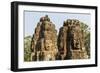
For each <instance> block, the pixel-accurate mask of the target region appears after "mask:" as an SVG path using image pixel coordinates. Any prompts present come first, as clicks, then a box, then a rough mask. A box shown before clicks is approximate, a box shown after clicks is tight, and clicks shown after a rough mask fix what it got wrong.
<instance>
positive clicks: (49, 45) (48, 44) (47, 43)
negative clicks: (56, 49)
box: [45, 40, 53, 50]
mask: <svg viewBox="0 0 100 73" xmlns="http://www.w3.org/2000/svg"><path fill="white" fill-rule="evenodd" d="M52 45H53V43H52V40H45V49H46V50H51V49H52Z"/></svg>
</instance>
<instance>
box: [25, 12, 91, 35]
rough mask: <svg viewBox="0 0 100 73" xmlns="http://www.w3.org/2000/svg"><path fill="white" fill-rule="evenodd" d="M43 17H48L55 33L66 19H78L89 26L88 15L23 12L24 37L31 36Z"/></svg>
mask: <svg viewBox="0 0 100 73" xmlns="http://www.w3.org/2000/svg"><path fill="white" fill-rule="evenodd" d="M45 15H48V17H49V18H50V20H51V22H53V24H55V27H56V28H55V29H56V30H57V33H58V32H59V28H60V27H62V26H63V22H64V21H66V20H67V19H78V20H80V21H81V22H83V23H85V24H87V25H90V24H91V21H90V20H91V15H90V14H84V13H64V12H63V13H61V12H39V11H38V12H37V11H24V36H32V35H33V34H34V30H35V28H36V26H37V23H38V22H39V21H40V18H41V17H44V16H45Z"/></svg>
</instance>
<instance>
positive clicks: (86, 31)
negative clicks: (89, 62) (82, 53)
mask: <svg viewBox="0 0 100 73" xmlns="http://www.w3.org/2000/svg"><path fill="white" fill-rule="evenodd" d="M81 29H82V31H83V33H84V45H85V48H86V51H87V54H88V56H89V57H90V27H89V26H88V25H87V24H85V23H83V22H81Z"/></svg>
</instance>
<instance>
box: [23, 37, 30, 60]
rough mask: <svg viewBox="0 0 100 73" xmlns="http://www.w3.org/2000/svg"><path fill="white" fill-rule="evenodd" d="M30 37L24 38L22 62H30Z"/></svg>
mask: <svg viewBox="0 0 100 73" xmlns="http://www.w3.org/2000/svg"><path fill="white" fill-rule="evenodd" d="M30 45H31V36H27V37H25V38H24V61H31V60H30V59H31V58H30V57H31V49H30Z"/></svg>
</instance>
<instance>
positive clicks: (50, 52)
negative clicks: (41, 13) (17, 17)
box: [31, 15, 58, 61]
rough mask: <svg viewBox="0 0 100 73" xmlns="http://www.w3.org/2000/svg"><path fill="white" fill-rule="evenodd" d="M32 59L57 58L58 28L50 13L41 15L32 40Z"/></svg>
mask: <svg viewBox="0 0 100 73" xmlns="http://www.w3.org/2000/svg"><path fill="white" fill-rule="evenodd" d="M31 51H32V53H31V60H32V61H43V60H45V61H48V60H55V59H56V54H57V51H58V50H57V30H56V29H55V25H54V24H53V23H52V22H51V20H50V18H49V17H48V15H46V16H45V17H41V18H40V21H39V22H38V24H37V27H36V28H35V32H34V34H33V37H32V41H31Z"/></svg>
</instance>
